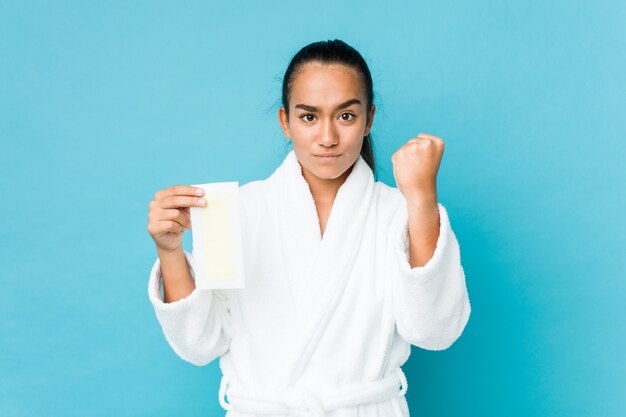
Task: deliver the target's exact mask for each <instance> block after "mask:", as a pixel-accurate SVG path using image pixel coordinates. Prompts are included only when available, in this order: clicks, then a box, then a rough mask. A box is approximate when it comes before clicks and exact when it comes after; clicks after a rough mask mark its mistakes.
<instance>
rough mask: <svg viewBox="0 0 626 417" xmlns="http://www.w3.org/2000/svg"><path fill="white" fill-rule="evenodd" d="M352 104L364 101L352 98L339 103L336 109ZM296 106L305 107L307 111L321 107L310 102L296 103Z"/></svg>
mask: <svg viewBox="0 0 626 417" xmlns="http://www.w3.org/2000/svg"><path fill="white" fill-rule="evenodd" d="M352 104H362V103H361V100H359V99H357V98H352V99H350V100H348V101H345V102H343V103H341V104H339V105H338V106H337V107H335V110H339V109H342V108H344V107H348V106H350V105H352ZM294 107H295V108H296V109H298V108H300V109H304V110H306V111H318V110H319V108H317V107H315V106H311V105H308V104H296V105H295V106H294Z"/></svg>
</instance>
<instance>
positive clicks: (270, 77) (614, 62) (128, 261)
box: [0, 0, 626, 417]
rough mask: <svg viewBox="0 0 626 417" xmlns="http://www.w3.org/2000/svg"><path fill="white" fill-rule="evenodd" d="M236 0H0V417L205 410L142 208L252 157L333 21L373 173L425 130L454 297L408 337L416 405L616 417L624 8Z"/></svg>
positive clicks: (206, 392) (624, 398)
mask: <svg viewBox="0 0 626 417" xmlns="http://www.w3.org/2000/svg"><path fill="white" fill-rule="evenodd" d="M183 3H184V4H183ZM257 3H258V4H253V3H252V2H241V1H231V2H225V1H224V2H217V1H214V2H195V3H192V2H169V3H165V2H154V1H143V2H139V1H137V2H122V1H120V2H98V3H96V2H91V3H88V2H61V1H57V2H51V1H37V2H35V1H27V2H9V1H2V2H0V141H1V142H0V143H1V148H0V195H1V196H2V197H1V198H0V212H1V220H0V221H1V224H0V238H1V242H2V243H1V244H0V256H1V261H2V263H1V271H2V272H1V274H0V280H1V282H0V285H1V288H2V289H1V290H0V340H1V343H0V345H1V350H2V353H1V355H0V414H1V415H3V416H43V415H45V416H72V415H90V416H112V415H116V416H130V415H150V416H171V415H187V416H205V415H223V411H222V409H221V408H220V407H219V404H218V401H217V390H218V385H219V377H220V371H219V368H218V364H217V361H215V362H213V363H211V364H209V365H208V366H206V367H194V366H193V365H190V364H188V363H186V362H184V361H182V360H180V359H178V357H177V356H175V354H174V352H173V351H172V350H171V349H170V347H169V346H168V345H167V342H166V341H165V339H164V337H163V334H162V333H161V330H160V327H159V325H158V322H157V321H156V317H155V316H154V313H153V311H152V307H151V305H150V303H149V301H148V298H147V292H146V291H147V280H148V274H149V270H150V267H151V266H152V263H153V262H154V260H155V257H156V251H155V248H154V244H153V242H152V240H151V238H150V236H149V235H148V233H147V230H146V226H147V214H148V203H149V201H150V200H151V199H152V197H153V195H154V192H155V191H157V190H159V189H162V188H166V187H168V186H170V185H174V184H177V183H180V184H191V183H196V182H210V181H240V182H242V183H245V182H248V181H250V180H253V179H261V178H265V177H266V176H267V175H269V174H270V173H271V172H272V171H273V170H274V168H275V167H276V166H277V165H278V164H279V163H280V161H281V160H282V157H283V156H284V154H285V152H286V147H285V144H286V141H285V139H284V137H283V135H282V131H281V130H280V127H279V124H278V121H277V116H276V111H277V110H278V107H279V99H280V87H281V77H282V76H283V74H284V71H285V69H286V66H287V64H288V62H289V59H290V57H291V56H292V55H293V54H294V53H295V52H296V51H297V50H298V49H299V48H300V47H302V46H304V45H305V44H307V43H309V42H313V41H317V40H324V39H332V38H340V39H343V40H345V41H346V42H348V43H350V44H352V45H353V46H354V47H356V48H357V49H358V50H359V51H361V53H362V54H363V55H364V56H365V58H366V59H367V61H368V63H369V64H370V66H371V70H372V74H373V77H374V88H375V94H376V95H377V98H376V104H377V106H378V111H377V114H376V119H375V123H374V129H373V131H372V133H373V136H374V140H375V147H376V153H377V158H378V162H379V165H380V179H381V180H382V181H384V182H386V183H389V184H393V175H392V170H391V162H390V156H391V154H392V153H393V152H394V151H395V150H396V149H397V148H398V147H400V146H401V145H402V144H403V143H404V142H405V141H407V140H408V139H409V138H410V137H412V136H415V135H416V134H417V133H419V132H427V133H431V134H434V135H437V136H440V137H442V138H443V139H444V141H445V143H446V151H445V154H444V158H443V161H442V165H441V168H440V173H439V179H438V184H439V198H440V201H441V202H442V203H443V204H445V205H446V207H447V208H448V212H449V214H450V216H451V221H452V225H453V228H454V230H455V233H456V234H457V237H458V239H459V242H460V245H461V252H462V260H463V264H464V268H465V272H466V276H467V282H468V289H469V292H470V299H471V301H472V316H471V318H470V322H469V324H468V326H467V328H466V330H465V333H464V334H463V335H462V336H461V338H460V339H459V340H458V341H457V342H456V344H455V345H453V346H452V347H451V348H450V349H449V350H447V351H443V352H429V351H424V350H421V349H418V348H414V349H413V354H412V356H411V358H410V360H409V362H408V363H407V364H406V365H405V367H404V369H405V372H406V374H407V377H408V379H409V391H408V394H407V396H408V400H409V406H410V409H411V412H412V415H415V416H433V417H434V416H437V417H443V416H479V415H480V416H503V415H506V416H556V415H562V416H594V417H595V416H623V415H626V395H624V393H626V354H625V353H624V352H625V350H626V331H625V330H624V317H626V315H625V313H626V309H625V307H624V304H623V300H624V297H625V296H626V267H625V262H624V253H625V252H626V244H625V238H624V235H625V232H626V221H625V220H624V216H623V213H624V212H625V210H624V209H625V206H626V204H625V203H626V188H625V186H624V184H626V169H625V168H624V166H625V164H624V157H625V156H626V146H625V145H624V141H625V140H626V25H624V22H626V6H624V3H623V2H618V1H607V2H602V3H601V4H600V3H597V4H592V2H581V1H556V2H554V1H552V2H548V1H543V2H541V1H530V2H519V1H510V0H507V1H495V0H494V1H479V2H464V1H456V2H449V1H448V2H442V1H438V2H432V3H430V4H428V3H424V2H406V3H403V2H385V3H384V4H374V3H372V4H368V3H365V2H362V1H360V2H356V1H350V2H339V3H338V2H325V1H319V2H313V3H311V2H309V3H300V2H298V3H296V2H284V3H275V2H257ZM620 213H622V214H621V215H620ZM185 247H186V248H187V249H189V250H190V249H191V240H190V235H189V234H188V235H187V236H186V237H185Z"/></svg>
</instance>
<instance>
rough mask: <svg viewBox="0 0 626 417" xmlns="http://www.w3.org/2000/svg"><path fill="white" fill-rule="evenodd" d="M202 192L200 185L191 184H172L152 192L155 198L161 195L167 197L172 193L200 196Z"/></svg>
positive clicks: (159, 197) (172, 194)
mask: <svg viewBox="0 0 626 417" xmlns="http://www.w3.org/2000/svg"><path fill="white" fill-rule="evenodd" d="M203 194H204V190H203V189H202V188H200V187H192V186H191V185H173V186H171V187H169V188H166V189H164V190H159V191H157V192H156V193H155V194H154V198H155V200H158V199H161V198H163V197H169V196H174V195H184V196H201V195H203Z"/></svg>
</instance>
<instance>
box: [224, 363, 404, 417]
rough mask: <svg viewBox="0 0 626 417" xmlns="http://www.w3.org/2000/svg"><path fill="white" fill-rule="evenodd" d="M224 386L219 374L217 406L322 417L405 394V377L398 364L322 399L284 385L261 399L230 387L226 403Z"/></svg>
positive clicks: (242, 410)
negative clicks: (375, 377) (393, 369)
mask: <svg viewBox="0 0 626 417" xmlns="http://www.w3.org/2000/svg"><path fill="white" fill-rule="evenodd" d="M398 383H400V384H401V386H400V390H398ZM227 385H228V381H227V380H226V378H225V377H222V380H221V382H220V390H219V401H220V405H221V406H222V407H223V408H224V409H225V410H227V411H228V410H232V409H234V410H235V411H241V412H244V413H250V414H260V415H264V414H269V415H271V414H290V413H291V412H294V411H295V412H299V413H306V414H305V415H307V416H310V417H323V416H324V413H325V412H327V411H332V410H334V409H336V408H341V407H349V406H355V405H359V404H367V403H373V402H379V401H385V400H389V399H391V398H394V397H396V396H398V397H399V396H402V395H404V394H405V393H406V391H407V388H408V384H407V381H406V376H405V375H404V372H402V368H400V367H398V368H397V370H396V372H395V373H393V374H390V375H388V376H387V377H385V378H383V379H379V380H377V381H372V382H366V383H363V384H360V385H358V386H356V387H352V388H348V389H344V390H342V391H341V392H338V393H333V394H331V395H328V396H325V397H323V398H322V397H317V396H315V395H313V394H312V393H311V392H308V391H306V390H302V389H299V388H295V387H285V388H282V389H281V390H280V391H279V392H278V393H277V394H276V395H275V396H271V397H270V396H267V395H265V396H264V397H263V398H258V397H256V398H255V397H251V396H248V395H244V394H241V393H238V392H236V391H233V390H229V392H228V403H226V402H225V396H226V387H227Z"/></svg>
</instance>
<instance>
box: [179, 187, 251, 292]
mask: <svg viewBox="0 0 626 417" xmlns="http://www.w3.org/2000/svg"><path fill="white" fill-rule="evenodd" d="M192 186H193V187H199V188H202V189H204V195H203V197H204V199H205V200H206V201H207V204H206V205H205V206H204V207H191V209H190V213H191V227H192V231H191V234H192V237H193V253H192V257H193V261H194V271H195V276H196V288H199V289H210V288H244V286H245V280H244V267H243V248H242V246H241V229H240V222H239V183H238V182H213V183H206V184H193V185H192Z"/></svg>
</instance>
